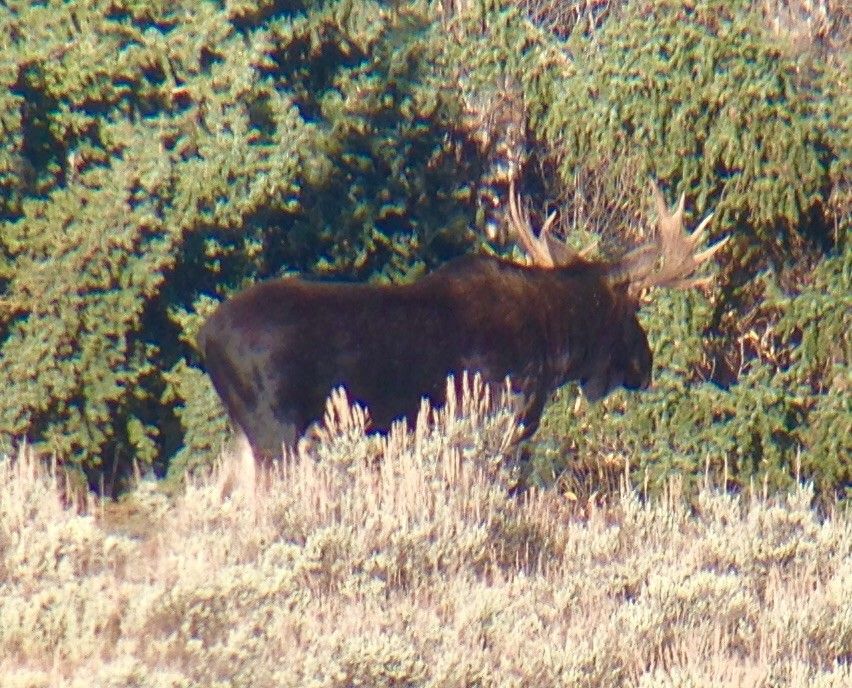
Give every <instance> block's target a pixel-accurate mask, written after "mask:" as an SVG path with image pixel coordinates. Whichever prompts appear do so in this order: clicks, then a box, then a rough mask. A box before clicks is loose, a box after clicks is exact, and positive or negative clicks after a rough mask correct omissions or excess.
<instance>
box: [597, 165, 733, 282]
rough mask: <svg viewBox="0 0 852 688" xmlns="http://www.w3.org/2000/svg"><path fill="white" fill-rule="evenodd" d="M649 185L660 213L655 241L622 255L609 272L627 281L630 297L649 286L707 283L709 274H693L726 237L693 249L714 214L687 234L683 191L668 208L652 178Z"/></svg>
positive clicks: (699, 242) (701, 239)
mask: <svg viewBox="0 0 852 688" xmlns="http://www.w3.org/2000/svg"><path fill="white" fill-rule="evenodd" d="M651 188H652V190H653V193H654V200H655V201H656V204H657V212H658V214H659V220H658V230H657V236H656V238H655V240H654V241H652V242H650V243H647V244H644V245H642V246H640V247H638V248H636V249H634V250H633V251H630V252H629V253H628V254H627V255H625V256H624V257H623V258H622V259H621V260H620V261H619V262H618V263H617V264H616V265H614V266H613V269H612V270H611V271H610V274H611V275H612V276H613V277H616V278H617V280H618V281H619V282H626V283H627V285H628V291H629V293H630V294H631V295H633V296H638V295H639V294H640V293H641V292H642V291H644V290H646V289H649V288H651V287H668V288H671V289H689V288H691V287H696V286H700V285H702V284H706V283H707V282H708V281H709V280H710V279H711V278H710V277H693V275H694V274H695V271H696V270H697V269H698V268H699V267H700V266H701V265H702V264H703V263H705V262H706V261H708V260H709V259H710V258H711V257H712V256H713V254H715V253H716V251H718V250H719V249H720V248H722V246H724V245H725V244H726V243H727V241H728V238H727V237H725V238H724V239H722V240H721V241H718V242H716V243H715V244H713V245H712V246H710V247H709V248H707V249H705V250H703V251H700V252H698V253H696V252H695V251H696V249H697V248H698V247H699V246H700V245H702V244H703V243H704V239H705V237H704V230H705V228H706V227H707V224H708V223H709V222H710V219H711V218H712V217H713V213H710V214H709V215H708V216H707V217H705V218H704V219H703V220H702V221H701V222H700V224H699V225H698V227H696V228H695V231H693V232H692V233H691V234H688V233H687V232H686V231H685V228H684V224H683V205H684V197H685V194H681V196H680V200H679V201H678V203H677V206H675V208H674V210H669V209H668V208H667V207H666V201H665V199H664V198H663V194H662V192H661V191H660V189H659V187H658V186H657V184H656V183H655V182H653V181H652V182H651Z"/></svg>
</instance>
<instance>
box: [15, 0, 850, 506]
mask: <svg viewBox="0 0 852 688" xmlns="http://www.w3.org/2000/svg"><path fill="white" fill-rule="evenodd" d="M751 4H752V3H749V2H745V1H744V0H743V1H741V2H733V3H731V2H722V1H721V0H699V1H697V2H693V3H680V2H673V1H671V0H656V1H655V2H650V3H647V2H643V3H639V2H637V3H631V2H627V3H607V5H606V6H607V8H612V11H611V12H610V11H609V9H607V11H605V12H600V13H597V14H594V13H593V14H588V16H587V17H586V19H585V20H582V21H581V19H582V17H581V14H576V21H575V20H574V19H572V20H571V21H570V22H568V24H567V25H560V27H557V26H555V25H553V24H548V23H547V22H543V21H541V22H539V23H538V24H537V23H536V22H535V21H531V20H530V18H529V17H528V15H527V14H525V13H524V7H526V8H527V9H529V10H531V9H533V8H532V4H530V3H521V4H520V5H515V4H512V3H503V2H486V3H480V4H477V5H475V6H474V5H468V6H464V7H461V8H460V9H458V10H457V11H455V12H448V11H447V7H443V8H441V10H440V12H439V11H438V9H439V8H438V7H437V5H435V6H434V7H433V6H429V5H427V4H426V3H420V2H414V3H409V4H403V5H399V4H390V5H387V4H384V3H380V2H372V1H370V0H339V1H336V2H322V3H284V2H272V1H270V0H267V1H265V2H260V3H239V2H237V3H226V4H225V5H224V6H219V5H216V4H212V3H196V2H189V1H188V0H186V1H185V2H180V3H177V4H172V3H163V4H156V3H155V4H139V3H135V2H131V1H119V2H110V3H104V2H100V1H99V0H88V1H87V2H83V3H78V4H75V5H67V4H57V5H50V6H44V5H42V4H38V3H30V2H12V3H7V4H6V5H5V6H3V7H2V8H0V36H3V38H2V40H3V41H4V43H3V45H2V48H3V54H4V60H3V62H2V65H0V81H2V88H0V136H2V146H0V221H2V226H0V290H2V293H0V298H2V301H0V304H2V307H0V337H2V346H0V385H2V388H3V390H4V395H3V401H2V403H0V435H2V436H3V437H4V438H6V441H7V442H8V441H12V440H14V439H19V438H21V437H28V438H30V439H31V440H33V441H36V442H38V443H39V444H40V446H42V447H43V448H46V449H49V450H52V451H55V452H56V453H57V454H58V455H59V456H61V457H62V458H63V459H64V460H66V461H68V462H70V463H71V464H72V465H77V466H80V467H81V468H83V469H84V470H85V471H86V472H87V473H88V475H89V477H90V479H91V480H92V481H93V482H97V481H98V480H101V479H106V480H107V482H108V483H110V484H112V483H116V484H118V483H120V482H121V479H122V478H123V477H124V476H126V475H127V474H128V473H129V471H130V468H131V464H132V462H133V461H138V462H140V463H141V464H143V465H151V466H153V467H154V468H155V470H156V471H157V472H158V473H159V474H162V473H165V472H166V470H167V469H168V468H169V467H171V470H172V472H173V473H174V474H180V473H181V472H182V471H184V470H186V469H187V468H191V467H192V466H193V465H194V464H195V463H199V462H202V463H203V462H205V461H207V460H208V459H209V457H210V456H212V455H213V454H215V453H216V451H218V449H219V447H220V445H221V442H222V441H223V439H224V438H225V437H226V434H227V427H226V423H225V420H224V418H223V416H222V411H221V408H220V406H219V404H218V401H217V400H216V398H215V395H214V394H213V392H212V389H211V387H210V384H209V382H208V381H207V378H206V376H205V375H204V373H203V371H202V370H201V368H200V367H199V361H198V358H197V354H196V352H195V351H194V347H193V344H192V342H193V339H194V335H195V332H196V331H197V329H198V327H199V325H200V322H201V320H202V319H203V317H204V316H205V315H206V314H208V313H209V312H210V311H211V310H212V308H213V307H214V306H215V303H216V302H217V301H218V300H219V299H221V298H224V297H225V296H227V295H228V294H229V293H232V292H233V291H234V290H236V289H239V288H241V287H243V286H245V285H246V284H248V283H251V282H253V281H256V280H258V279H264V278H268V277H271V276H275V275H280V274H285V273H289V272H300V273H307V274H314V275H321V276H323V277H326V278H331V279H337V278H341V277H346V278H355V279H361V280H363V279H377V280H405V279H410V278H413V277H416V276H417V275H419V274H422V273H423V272H425V271H427V270H429V269H431V268H432V267H434V266H436V265H438V264H440V263H441V262H443V261H445V260H447V259H448V258H451V257H452V256H454V255H457V254H458V253H460V252H463V251H465V250H468V249H469V248H470V247H471V246H472V245H473V244H475V243H477V242H479V241H481V238H482V235H483V232H482V230H483V229H485V228H486V227H487V228H488V230H489V236H492V237H499V236H500V232H499V231H496V230H495V228H494V226H493V217H490V216H489V214H488V213H487V212H486V211H485V210H484V209H483V207H482V205H483V199H484V198H492V199H499V198H501V196H502V192H503V189H502V188H501V186H500V185H501V184H504V183H505V181H506V180H507V179H508V178H509V177H512V176H515V175H518V176H520V177H521V184H522V186H523V187H524V189H525V190H526V191H527V192H528V193H529V195H530V196H531V197H532V199H533V201H534V202H535V203H536V204H537V205H542V206H543V204H544V203H545V200H544V199H549V200H550V201H551V202H552V203H553V204H555V205H558V206H560V207H561V209H562V210H563V212H562V214H561V217H562V229H563V231H564V232H566V233H577V234H579V235H585V236H586V237H587V236H588V235H589V234H601V235H602V237H603V242H602V251H603V252H604V253H613V252H617V251H618V250H624V248H625V246H624V243H625V241H628V242H629V241H634V240H640V239H641V238H642V237H643V236H644V234H645V232H644V230H642V229H640V228H639V225H640V223H639V219H640V218H641V219H642V221H643V224H647V222H648V220H649V219H650V213H649V212H647V208H646V207H645V205H644V203H645V201H644V199H645V198H646V196H647V192H646V189H647V179H648V177H649V176H652V177H655V178H658V179H660V180H662V182H663V184H664V186H665V187H666V189H667V193H668V194H669V196H670V197H674V196H675V195H676V193H678V192H680V191H683V192H685V193H686V196H687V206H688V207H689V208H690V211H691V212H692V213H693V217H694V218H697V217H698V216H699V215H701V214H704V213H706V212H708V211H709V210H710V209H714V210H715V212H716V216H715V219H714V221H713V223H712V224H711V231H712V233H713V235H714V237H719V236H721V235H730V236H732V238H733V240H732V241H731V242H730V244H729V247H730V248H729V249H728V250H726V252H725V255H723V256H722V257H721V261H720V263H721V269H720V270H719V275H718V280H717V286H716V288H715V289H714V290H713V291H712V292H711V295H710V297H709V298H708V297H706V296H702V295H701V294H699V293H695V294H688V295H686V294H658V295H656V297H655V302H654V305H653V306H652V307H650V308H647V309H645V311H644V313H643V317H644V320H645V323H646V325H647V328H648V330H649V333H650V337H651V340H652V346H653V347H654V350H655V360H656V361H657V376H656V387H655V389H654V390H653V391H652V392H650V393H647V394H644V395H635V396H634V395H630V396H628V395H624V394H622V395H618V396H615V397H613V398H612V399H610V400H609V401H608V402H606V403H605V404H603V405H600V406H596V407H586V406H580V407H579V409H578V410H577V411H574V410H573V409H572V408H571V406H572V405H573V400H572V399H571V398H570V396H571V393H570V390H568V391H566V392H565V393H564V394H563V395H562V400H563V401H562V403H558V404H556V405H554V407H553V408H552V409H551V413H550V415H549V417H548V421H547V423H545V427H544V428H543V431H542V432H541V433H540V436H539V438H538V439H539V443H538V449H536V450H535V451H534V454H536V456H537V457H538V461H537V465H538V466H539V469H540V470H539V476H540V477H543V479H545V480H550V479H552V478H553V476H555V475H560V474H562V475H565V474H564V471H565V469H566V467H568V466H569V465H570V466H572V467H573V473H572V474H570V476H569V477H571V479H572V480H573V481H574V482H575V483H576V481H577V480H587V479H589V476H590V475H591V474H595V475H611V474H609V473H607V471H609V470H610V468H612V471H614V472H620V471H621V470H623V468H624V465H625V462H626V461H629V462H630V465H631V466H632V467H634V468H635V469H636V470H640V471H642V472H647V475H648V478H649V483H650V484H657V483H659V482H661V480H662V478H663V476H664V475H665V474H667V473H669V472H670V471H672V470H677V471H680V472H683V473H686V474H687V475H688V476H698V475H700V474H701V472H702V471H704V470H705V467H706V466H707V465H708V464H709V465H711V466H712V467H713V470H719V471H720V472H725V471H727V474H728V476H729V478H730V481H731V482H732V483H733V484H737V485H743V484H745V483H747V482H748V480H749V479H750V478H751V477H752V476H754V475H758V476H761V478H763V476H768V477H767V479H768V480H769V481H771V482H772V483H773V484H776V483H777V484H781V483H783V482H784V481H785V480H788V479H789V476H790V475H792V474H793V473H795V472H796V470H801V471H802V472H805V473H806V474H807V475H809V476H813V477H815V478H816V480H817V484H818V486H819V488H820V489H821V490H823V491H831V490H833V489H834V488H835V487H837V486H838V485H842V484H843V483H844V481H848V480H849V470H850V469H849V465H848V460H847V459H846V456H847V455H848V453H849V452H848V449H849V447H848V439H847V438H848V436H849V435H850V433H848V432H846V433H838V432H837V430H838V428H840V429H843V428H848V425H849V418H850V415H852V410H850V408H849V403H850V402H849V393H848V379H849V354H850V352H849V338H848V337H849V335H848V332H849V331H850V328H849V324H850V323H849V317H850V316H849V313H850V309H849V296H848V295H849V272H850V270H849V260H850V259H849V252H850V247H849V242H848V234H849V231H850V210H849V209H850V184H849V180H850V151H849V149H848V140H849V134H850V132H849V122H850V121H852V118H850V113H852V105H850V98H849V87H848V84H847V79H846V78H845V75H844V73H843V70H842V69H841V68H840V66H839V65H842V64H844V60H845V63H846V64H848V56H846V57H843V56H840V58H839V59H832V60H829V61H820V60H815V59H812V56H811V55H810V54H805V53H797V52H796V51H795V50H791V48H790V44H789V42H788V41H787V39H786V38H785V36H784V35H776V34H773V33H771V32H769V31H767V30H765V28H763V27H764V18H763V17H762V16H759V15H757V14H755V13H754V12H753V11H752V9H751ZM572 7H573V6H572ZM578 7H579V6H578ZM616 9H617V11H616ZM532 14H533V19H536V16H537V15H536V14H535V12H532ZM439 15H440V20H439V19H438V16H439ZM572 16H573V15H572ZM572 27H573V29H572ZM568 29H572V30H568ZM500 156H502V161H501V162H502V165H496V166H495V164H494V163H495V159H496V158H497V157H500ZM495 169H497V171H498V173H497V174H495ZM489 194H490V196H489ZM498 249H499V247H498ZM812 268H815V269H812ZM587 469H588V470H587Z"/></svg>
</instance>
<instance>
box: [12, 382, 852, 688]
mask: <svg viewBox="0 0 852 688" xmlns="http://www.w3.org/2000/svg"><path fill="white" fill-rule="evenodd" d="M483 394H484V390H482V389H481V388H478V390H477V391H476V392H475V393H473V394H470V393H469V394H467V395H466V396H465V398H463V399H460V400H458V401H457V403H456V406H457V408H456V411H458V410H461V411H463V412H464V414H465V415H464V417H463V418H461V419H459V418H458V417H457V416H456V413H455V412H454V411H453V409H452V408H450V409H449V410H446V411H445V412H443V413H438V414H436V413H433V412H430V411H429V409H427V408H425V409H424V410H423V413H422V414H421V418H420V420H419V421H418V423H417V427H416V428H414V429H413V430H412V431H410V432H406V431H405V430H404V429H402V428H397V429H396V430H395V431H394V432H393V433H391V435H390V437H389V438H386V439H381V438H377V437H368V436H366V435H365V433H364V422H365V421H364V418H363V416H362V415H360V414H359V413H358V412H353V411H352V410H351V409H350V408H349V407H348V404H347V403H346V401H345V398H343V397H340V396H337V397H335V398H334V399H333V400H332V401H331V402H330V405H329V414H328V418H327V427H326V428H325V429H323V430H320V431H318V432H317V433H315V435H314V437H313V438H312V439H311V440H310V441H309V442H306V443H305V444H304V445H303V446H302V447H301V449H300V454H301V456H300V457H299V459H298V460H296V459H291V460H290V461H288V462H287V463H286V464H284V465H282V466H280V467H278V468H277V469H276V470H275V471H273V472H271V473H262V474H259V475H258V474H256V472H255V471H254V468H253V464H252V463H251V462H247V461H246V459H245V457H242V456H238V455H233V456H230V455H229V456H226V457H224V458H223V461H222V464H221V465H220V466H219V467H218V468H217V470H216V471H214V472H213V473H212V474H211V475H209V476H207V477H205V478H199V479H197V480H196V481H194V482H193V483H192V484H190V485H189V486H187V488H186V490H185V492H184V493H183V494H182V495H180V496H179V497H177V498H170V497H167V496H165V495H163V494H162V493H160V492H159V491H158V489H157V487H156V485H154V484H151V483H145V482H143V483H140V485H139V487H138V488H137V490H136V491H135V492H134V493H133V494H132V495H131V496H130V497H129V499H128V500H127V501H126V502H125V503H122V504H119V505H109V504H104V505H98V504H95V503H91V502H90V503H88V504H87V505H85V504H84V505H82V507H80V506H77V507H70V506H67V505H65V504H64V502H63V498H62V494H63V489H62V485H61V484H59V483H58V482H57V480H56V479H55V478H54V477H53V474H52V473H51V471H50V470H48V469H45V468H43V467H41V465H40V464H38V463H37V462H36V461H35V460H34V459H33V458H32V457H31V456H30V455H29V454H28V453H27V452H21V453H19V454H18V455H17V456H16V457H14V458H6V459H3V460H0V686H2V688H12V687H24V686H27V687H29V686H33V687H35V686H80V687H82V686H86V687H89V686H260V687H262V686H318V687H319V686H551V685H553V686H573V685H577V686H705V685H706V686H710V685H712V686H782V685H784V686H786V685H790V686H806V685H807V686H838V687H839V686H850V685H852V668H850V662H851V661H852V594H850V593H852V519H850V517H849V514H848V513H847V512H841V513H834V514H830V515H829V516H828V517H821V516H819V515H818V514H817V513H815V512H814V511H813V510H812V509H811V506H810V500H811V492H810V491H809V490H808V488H807V487H802V488H801V489H799V490H798V491H797V492H795V493H794V494H791V495H789V496H788V497H786V498H784V499H779V500H768V499H764V498H760V497H756V496H753V497H733V496H729V495H725V494H719V493H716V492H714V491H713V490H711V489H707V490H705V491H704V492H703V493H702V494H701V495H700V496H699V498H698V500H697V502H696V504H695V507H694V508H687V507H686V506H685V501H684V500H683V499H682V497H681V496H680V495H679V493H678V490H677V483H676V482H672V485H671V489H670V490H669V492H668V494H667V495H666V497H665V499H663V500H661V501H659V502H655V503H643V502H642V501H641V500H639V499H638V498H637V496H636V495H635V494H634V493H633V492H631V491H629V490H625V491H624V493H623V495H622V496H621V497H620V498H619V499H617V500H616V501H614V502H613V503H611V504H609V505H607V506H594V505H589V506H587V507H584V508H582V509H581V508H580V507H578V506H576V505H573V504H570V503H567V502H565V501H561V500H560V499H559V498H558V497H557V496H556V495H555V494H552V493H537V492H533V493H528V494H526V495H524V496H523V497H521V498H512V497H509V496H507V490H508V489H509V488H510V487H511V484H512V480H513V476H512V470H513V469H512V466H511V464H510V463H507V461H506V458H505V454H506V451H507V446H508V441H509V439H510V438H511V435H512V432H513V429H514V426H513V420H512V414H511V413H510V411H509V410H508V407H507V406H506V405H501V404H497V405H492V404H491V403H490V402H489V401H487V400H484V399H483ZM450 406H452V403H451V404H450ZM430 416H431V417H430Z"/></svg>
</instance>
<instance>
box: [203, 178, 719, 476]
mask: <svg viewBox="0 0 852 688" xmlns="http://www.w3.org/2000/svg"><path fill="white" fill-rule="evenodd" d="M653 192H654V197H655V199H656V204H657V209H658V212H659V224H658V231H657V233H656V236H655V238H654V239H653V240H652V241H649V242H648V243H646V244H644V245H641V246H639V247H638V248H636V249H634V250H632V251H630V252H629V253H627V254H626V255H625V256H624V257H622V258H621V259H620V260H618V261H615V262H604V261H599V260H590V259H588V258H586V257H584V256H583V255H581V254H579V253H576V252H573V251H571V250H569V249H568V248H567V246H566V245H565V244H564V243H562V242H560V241H558V240H557V239H556V238H555V237H553V235H552V234H551V230H552V226H553V220H554V217H555V216H554V215H551V216H550V217H549V218H548V219H547V221H546V222H545V223H544V225H543V226H542V227H541V230H540V232H539V233H538V235H536V233H535V232H534V230H533V228H532V225H531V223H530V218H529V215H528V213H527V212H526V210H525V209H524V208H523V207H522V205H521V203H520V201H519V198H518V196H517V195H516V193H515V190H514V187H512V188H511V189H510V193H509V203H508V218H509V224H510V227H511V228H512V229H513V231H514V232H515V233H516V234H517V238H518V239H519V241H520V244H521V245H522V247H523V248H524V250H525V251H526V253H527V255H528V256H529V259H530V263H529V264H518V263H514V262H510V261H507V260H503V259H499V258H495V257H489V256H483V255H470V256H466V257H462V258H457V259H455V260H453V261H450V262H449V263H447V264H446V265H444V266H443V267H441V268H439V269H437V270H435V271H434V272H432V273H431V274H429V275H427V276H425V277H423V278H422V279H419V280H417V281H415V282H413V283H411V284H405V285H373V284H341V283H328V282H309V281H305V280H302V279H298V278H292V277H289V278H283V279H277V280H272V281H268V282H264V283H261V284H257V285H254V286H252V287H250V288H248V289H246V290H245V291H243V292H241V293H239V294H237V295H235V296H234V297H232V298H230V299H229V300H227V301H225V302H224V303H222V304H221V305H219V307H218V308H217V310H216V311H215V312H214V313H213V315H212V316H211V317H210V318H209V319H208V321H207V322H206V323H205V324H204V326H203V327H202V329H201V332H200V334H199V337H198V344H199V348H200V350H201V352H202V355H203V357H204V363H205V366H206V369H207V372H208V373H209V375H210V377H211V379H212V381H213V385H214V387H215V389H216V391H217V392H218V394H219V396H220V397H221V399H222V401H223V403H224V406H225V408H226V409H227V411H228V413H229V415H230V417H231V420H232V422H233V423H234V424H235V425H236V426H237V427H238V428H239V429H240V430H241V431H242V432H243V433H244V434H245V436H246V439H247V440H248V443H249V445H250V447H251V449H252V452H253V454H254V456H255V458H256V459H258V460H268V459H273V458H277V457H280V456H281V454H282V446H291V447H292V446H293V445H294V444H295V442H296V440H297V439H298V437H299V436H300V435H301V434H302V433H304V432H305V430H306V429H307V428H308V427H309V426H310V424H311V423H313V422H314V421H317V420H319V419H321V418H322V414H323V410H324V407H325V400H326V397H327V396H328V394H329V392H330V391H331V390H332V389H334V388H336V387H338V386H343V387H345V389H346V390H347V393H348V395H349V398H350V399H351V400H353V401H357V402H358V403H360V404H363V405H365V406H367V408H368V409H369V414H370V418H371V421H372V427H373V428H374V429H376V430H386V429H388V428H389V427H390V425H391V423H392V422H393V421H394V420H395V419H398V418H402V417H406V418H408V419H413V418H415V417H416V415H417V412H418V410H419V408H420V405H421V399H422V398H423V397H428V399H429V400H430V402H431V403H432V404H434V405H440V404H442V403H443V401H444V396H445V393H446V379H447V376H448V375H450V374H455V376H456V379H459V377H460V374H461V373H462V371H465V370H466V371H470V372H478V373H479V374H480V375H481V376H482V379H483V381H484V382H486V383H487V384H490V385H496V384H500V385H502V384H504V382H505V379H506V377H507V376H508V377H509V379H510V384H511V386H512V391H513V393H514V394H515V395H516V398H518V399H520V406H519V409H518V420H519V422H520V423H522V424H523V430H522V435H521V437H520V439H522V438H523V437H527V436H529V435H531V434H532V433H534V432H535V430H536V429H537V427H538V424H539V420H540V418H541V414H542V410H543V408H544V405H545V402H546V401H547V399H548V398H549V396H550V395H551V393H552V392H553V391H554V390H555V389H556V388H557V387H559V386H560V385H562V384H564V383H566V382H567V381H569V380H574V381H577V382H578V383H579V384H580V386H581V387H582V389H583V391H584V393H585V394H586V396H587V397H589V398H590V399H591V400H596V399H600V398H602V397H604V396H605V395H606V394H607V393H609V392H610V391H611V390H613V389H615V388H616V387H619V386H623V387H625V388H627V389H643V388H646V387H647V386H648V385H649V383H650V380H651V351H650V349H649V347H648V340H647V337H646V335H645V332H644V331H643V330H642V327H641V326H640V324H639V321H638V320H637V318H636V314H637V311H638V309H639V307H640V303H641V300H640V294H641V293H643V292H644V291H645V290H646V289H648V288H650V287H669V288H681V289H682V288H689V287H692V286H694V285H696V284H698V283H700V282H702V281H704V279H702V278H696V277H695V276H694V275H695V272H696V270H697V268H698V267H699V266H700V265H701V264H702V263H704V262H705V261H707V260H708V259H709V258H710V257H711V256H712V255H713V254H714V253H715V252H716V251H717V250H718V249H719V248H720V247H721V246H722V244H723V243H724V241H721V242H718V243H716V244H715V245H713V246H711V247H710V248H707V249H705V250H704V251H700V252H696V249H697V248H698V247H699V246H700V245H701V244H703V234H704V229H705V227H706V226H707V223H708V222H709V220H710V217H711V216H708V217H706V218H705V219H704V220H703V221H702V222H701V223H700V225H699V226H698V228H697V229H696V230H695V231H694V232H693V233H691V234H687V233H686V232H685V231H684V224H683V210H684V197H683V196H681V198H680V201H679V203H678V205H677V207H676V208H675V209H674V210H673V211H670V210H669V209H668V208H667V207H666V203H665V200H664V199H663V195H662V193H661V192H660V190H659V188H658V187H657V186H656V184H654V185H653Z"/></svg>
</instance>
